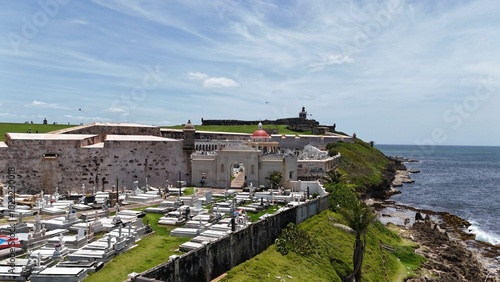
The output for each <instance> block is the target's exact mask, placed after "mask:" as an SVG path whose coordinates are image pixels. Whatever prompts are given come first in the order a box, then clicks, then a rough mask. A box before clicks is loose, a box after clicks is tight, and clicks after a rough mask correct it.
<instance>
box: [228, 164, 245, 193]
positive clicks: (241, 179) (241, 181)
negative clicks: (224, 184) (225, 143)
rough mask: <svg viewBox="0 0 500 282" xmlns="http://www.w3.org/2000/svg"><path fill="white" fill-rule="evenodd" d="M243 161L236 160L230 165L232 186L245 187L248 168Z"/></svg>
mask: <svg viewBox="0 0 500 282" xmlns="http://www.w3.org/2000/svg"><path fill="white" fill-rule="evenodd" d="M247 169H248V168H246V167H245V165H244V163H243V162H242V161H234V162H232V163H231V164H230V165H229V166H228V173H229V179H231V184H230V187H231V188H238V189H240V188H244V187H245V182H246V170H247Z"/></svg>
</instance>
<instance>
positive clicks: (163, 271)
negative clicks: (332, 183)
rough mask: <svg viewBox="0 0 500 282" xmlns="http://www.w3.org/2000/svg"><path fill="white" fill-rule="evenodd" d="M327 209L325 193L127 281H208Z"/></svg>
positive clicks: (258, 252)
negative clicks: (291, 224) (281, 234)
mask: <svg viewBox="0 0 500 282" xmlns="http://www.w3.org/2000/svg"><path fill="white" fill-rule="evenodd" d="M326 209H328V195H324V196H321V197H318V198H316V199H314V200H311V201H308V202H305V203H303V204H301V205H298V206H295V207H293V208H290V209H287V210H285V211H283V212H280V213H277V214H274V215H272V216H269V217H267V218H265V219H262V220H259V221H257V222H254V223H252V224H251V225H249V226H247V227H246V228H243V229H240V230H238V231H236V232H233V233H231V234H229V235H227V236H225V237H222V238H220V239H218V240H217V241H214V242H212V243H209V244H207V245H205V246H203V247H201V248H199V249H196V250H193V251H190V252H188V253H186V254H183V255H181V256H180V257H177V258H175V259H173V260H170V261H168V262H166V263H163V264H160V265H158V266H156V267H154V268H152V269H149V270H147V271H145V272H143V273H141V274H140V275H138V276H136V277H134V278H131V280H130V281H136V282H146V281H148V282H151V281H169V282H183V281H211V280H212V279H214V278H216V277H218V276H220V275H221V274H223V273H224V272H226V271H228V270H230V269H231V268H233V267H235V266H236V265H238V264H240V263H242V262H244V261H246V260H248V259H250V258H252V257H254V256H256V255H258V254H260V253H261V252H263V251H264V250H266V249H267V248H268V247H269V246H270V245H272V244H273V243H274V241H275V240H276V238H278V236H279V234H280V233H281V231H282V230H283V229H284V228H285V227H286V226H287V225H288V223H290V222H293V223H295V224H299V223H301V222H303V221H305V220H306V219H308V218H310V217H312V216H314V215H317V214H319V213H320V212H322V211H324V210H326Z"/></svg>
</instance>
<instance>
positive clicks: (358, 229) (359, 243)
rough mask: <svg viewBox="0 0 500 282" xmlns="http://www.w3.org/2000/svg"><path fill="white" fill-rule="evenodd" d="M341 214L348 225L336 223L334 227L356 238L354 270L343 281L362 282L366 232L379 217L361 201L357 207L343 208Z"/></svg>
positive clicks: (353, 258)
mask: <svg viewBox="0 0 500 282" xmlns="http://www.w3.org/2000/svg"><path fill="white" fill-rule="evenodd" d="M339 213H340V214H341V215H342V217H343V218H344V219H345V221H346V222H347V224H346V225H344V224H338V223H336V224H334V225H335V226H336V227H339V228H341V229H343V230H345V231H347V232H349V233H353V234H354V235H355V237H356V239H355V241H354V252H353V255H352V263H353V267H354V269H353V271H352V273H351V274H350V275H349V276H348V277H346V278H344V280H343V281H345V282H351V281H353V278H355V279H356V281H357V282H359V281H361V266H362V265H363V255H364V252H365V246H366V232H367V231H368V227H369V226H370V224H371V223H372V222H373V220H375V218H376V216H377V215H376V213H375V212H374V211H373V210H372V208H370V207H368V206H366V205H365V204H364V203H362V202H361V201H358V202H357V204H356V205H354V206H353V207H351V208H349V209H345V208H341V209H340V210H339Z"/></svg>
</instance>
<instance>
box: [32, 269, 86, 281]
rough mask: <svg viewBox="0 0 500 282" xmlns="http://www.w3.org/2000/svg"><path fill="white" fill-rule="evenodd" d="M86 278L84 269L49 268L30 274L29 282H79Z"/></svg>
mask: <svg viewBox="0 0 500 282" xmlns="http://www.w3.org/2000/svg"><path fill="white" fill-rule="evenodd" d="M86 277H87V271H86V269H85V268H78V267H51V268H46V269H44V270H42V271H40V272H33V273H32V274H31V282H80V281H83V280H84V279H85V278H86Z"/></svg>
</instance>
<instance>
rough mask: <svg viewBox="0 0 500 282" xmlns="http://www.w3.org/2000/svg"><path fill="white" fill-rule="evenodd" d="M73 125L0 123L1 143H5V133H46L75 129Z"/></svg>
mask: <svg viewBox="0 0 500 282" xmlns="http://www.w3.org/2000/svg"><path fill="white" fill-rule="evenodd" d="M73 126H75V125H71V124H25V123H0V141H5V133H7V132H12V133H26V132H28V130H29V129H30V128H31V132H32V133H35V132H36V131H37V130H38V133H46V132H50V131H55V130H60V129H64V128H68V127H73Z"/></svg>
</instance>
